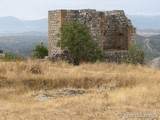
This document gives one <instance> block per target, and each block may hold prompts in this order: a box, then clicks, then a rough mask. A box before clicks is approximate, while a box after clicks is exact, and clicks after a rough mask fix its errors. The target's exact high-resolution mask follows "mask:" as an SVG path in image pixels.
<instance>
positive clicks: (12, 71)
mask: <svg viewBox="0 0 160 120" xmlns="http://www.w3.org/2000/svg"><path fill="white" fill-rule="evenodd" d="M159 83H160V71H159V70H155V69H151V68H146V67H142V66H133V65H126V64H121V65H117V64H106V63H95V64H85V63H83V64H81V65H80V66H72V65H69V64H67V63H65V62H61V61H59V62H55V63H51V62H47V61H45V62H43V61H25V62H3V61H1V62H0V106H1V107H0V111H1V112H0V119H1V120H14V119H16V120H21V119H23V120H39V119H41V120H46V119H47V120H54V119H55V120H71V119H76V120H82V119H83V120H89V119H93V120H117V119H120V118H123V119H126V117H127V118H128V117H131V116H129V114H153V115H158V114H159V107H160V101H159V96H160V92H159V90H160V84H159ZM152 117H154V118H155V119H156V118H157V116H152ZM128 119H129V118H128ZM130 119H132V118H130ZM137 119H142V118H141V116H140V118H137ZM143 119H144V118H143ZM145 119H146V118H145ZM157 119H158V118H157Z"/></svg>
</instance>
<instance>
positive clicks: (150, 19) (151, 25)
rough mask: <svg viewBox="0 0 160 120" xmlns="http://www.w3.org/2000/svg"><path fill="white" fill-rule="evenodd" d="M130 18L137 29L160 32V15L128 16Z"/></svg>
mask: <svg viewBox="0 0 160 120" xmlns="http://www.w3.org/2000/svg"><path fill="white" fill-rule="evenodd" d="M128 18H129V19H131V21H132V23H133V25H134V26H135V27H136V28H137V29H152V30H160V15H153V16H143V15H128Z"/></svg>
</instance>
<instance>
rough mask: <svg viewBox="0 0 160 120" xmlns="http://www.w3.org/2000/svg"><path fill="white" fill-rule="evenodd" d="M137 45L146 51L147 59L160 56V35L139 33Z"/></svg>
mask: <svg viewBox="0 0 160 120" xmlns="http://www.w3.org/2000/svg"><path fill="white" fill-rule="evenodd" d="M137 45H138V47H139V48H142V49H143V50H144V51H145V55H146V60H147V61H150V60H153V59H154V58H157V57H160V35H153V36H147V37H144V36H140V35H137Z"/></svg>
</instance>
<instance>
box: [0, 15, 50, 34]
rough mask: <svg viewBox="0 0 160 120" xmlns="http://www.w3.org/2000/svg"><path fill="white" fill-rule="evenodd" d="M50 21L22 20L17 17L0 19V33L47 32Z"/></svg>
mask: <svg viewBox="0 0 160 120" xmlns="http://www.w3.org/2000/svg"><path fill="white" fill-rule="evenodd" d="M47 21H48V20H47V19H46V18H45V19H40V20H20V19H18V18H15V17H0V33H22V32H30V31H37V32H46V31H47V29H48V25H47V24H48V22H47Z"/></svg>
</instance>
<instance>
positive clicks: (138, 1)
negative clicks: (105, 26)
mask: <svg viewBox="0 0 160 120" xmlns="http://www.w3.org/2000/svg"><path fill="white" fill-rule="evenodd" d="M82 8H85V9H86V8H92V9H97V10H114V9H123V10H125V12H126V14H130V15H135V14H143V15H156V14H160V0H0V16H15V17H18V18H21V19H40V18H46V17H47V16H48V10H54V9H82Z"/></svg>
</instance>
